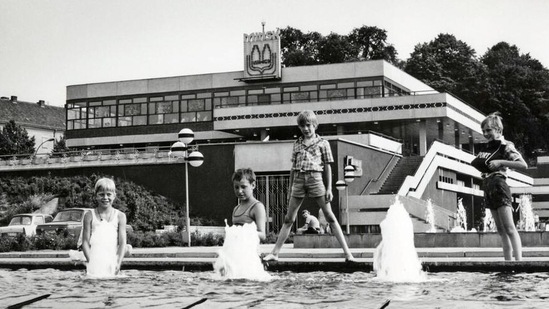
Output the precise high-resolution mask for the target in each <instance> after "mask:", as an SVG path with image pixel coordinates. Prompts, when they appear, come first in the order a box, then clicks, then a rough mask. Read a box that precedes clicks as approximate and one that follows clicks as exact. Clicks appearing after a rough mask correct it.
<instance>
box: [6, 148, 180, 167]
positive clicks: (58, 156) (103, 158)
mask: <svg viewBox="0 0 549 309" xmlns="http://www.w3.org/2000/svg"><path fill="white" fill-rule="evenodd" d="M155 162H156V163H176V162H177V159H176V158H174V157H171V156H170V148H169V147H144V148H121V149H90V150H78V151H67V152H61V153H55V152H54V153H51V154H38V155H36V156H34V155H33V154H19V155H3V156H0V169H18V168H32V167H33V166H36V167H42V168H43V167H44V165H61V166H63V165H74V164H75V163H76V164H90V165H94V163H95V164H102V163H104V164H107V165H108V164H120V163H126V164H147V163H155Z"/></svg>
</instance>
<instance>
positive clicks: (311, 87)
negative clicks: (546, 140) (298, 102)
mask: <svg viewBox="0 0 549 309" xmlns="http://www.w3.org/2000/svg"><path fill="white" fill-rule="evenodd" d="M316 89H317V86H316V85H307V86H301V91H316Z"/></svg>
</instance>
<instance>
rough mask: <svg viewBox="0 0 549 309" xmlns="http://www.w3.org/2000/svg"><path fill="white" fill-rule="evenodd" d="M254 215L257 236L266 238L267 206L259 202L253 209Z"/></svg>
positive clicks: (262, 238) (261, 238)
mask: <svg viewBox="0 0 549 309" xmlns="http://www.w3.org/2000/svg"><path fill="white" fill-rule="evenodd" d="M252 215H253V218H254V221H255V225H256V226H257V236H259V239H260V240H265V238H266V237H267V233H266V232H265V223H266V222H267V215H266V213H265V206H264V205H263V203H261V202H259V203H257V204H256V205H255V206H254V208H253V209H252Z"/></svg>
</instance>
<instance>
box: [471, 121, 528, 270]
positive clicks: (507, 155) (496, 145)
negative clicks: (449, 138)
mask: <svg viewBox="0 0 549 309" xmlns="http://www.w3.org/2000/svg"><path fill="white" fill-rule="evenodd" d="M481 127H482V134H484V137H485V138H486V139H487V140H488V142H487V143H485V144H484V145H483V147H481V149H480V151H479V152H478V154H477V157H476V158H475V159H473V161H472V162H471V165H472V166H473V167H474V168H476V169H477V170H479V171H480V172H481V173H482V174H481V176H482V189H483V190H484V203H485V207H486V208H489V209H490V211H491V213H492V216H493V217H494V222H495V223H496V227H497V230H498V234H499V235H500V237H501V242H502V244H503V256H504V258H505V260H506V261H507V260H511V257H512V255H514V257H515V260H517V261H520V260H522V243H521V240H520V235H519V233H518V231H517V229H516V227H515V223H514V221H513V209H512V207H511V201H512V196H511V190H510V189H509V185H507V182H506V180H507V170H508V169H509V168H513V169H518V168H526V167H527V165H526V162H525V161H524V159H523V158H522V155H521V154H520V153H519V152H518V151H517V150H516V148H515V145H514V144H513V143H511V142H509V141H506V140H505V139H504V138H503V135H502V133H503V123H502V121H501V116H499V113H492V114H490V115H488V116H487V117H486V119H484V121H482V123H481ZM511 249H512V251H511ZM511 253H513V254H511Z"/></svg>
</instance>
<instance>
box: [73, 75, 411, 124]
mask: <svg viewBox="0 0 549 309" xmlns="http://www.w3.org/2000/svg"><path fill="white" fill-rule="evenodd" d="M383 86H385V87H383ZM405 94H409V93H407V92H405V91H404V90H402V89H401V88H399V87H397V86H395V85H393V84H391V83H389V82H385V84H382V81H381V80H364V81H352V82H341V83H332V84H311V85H301V86H291V87H263V88H260V89H250V90H243V89H239V90H228V91H217V92H200V93H191V94H180V95H166V96H150V97H146V96H142V97H135V98H124V99H118V100H114V99H109V100H103V101H100V100H95V101H89V102H77V103H69V104H67V130H78V129H88V128H102V127H116V126H118V127H126V126H144V125H155V124H168V123H190V122H202V121H212V119H213V111H212V110H213V109H214V108H226V107H238V106H247V105H269V104H292V103H302V102H317V101H330V100H346V99H363V98H375V97H382V96H394V95H405Z"/></svg>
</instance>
